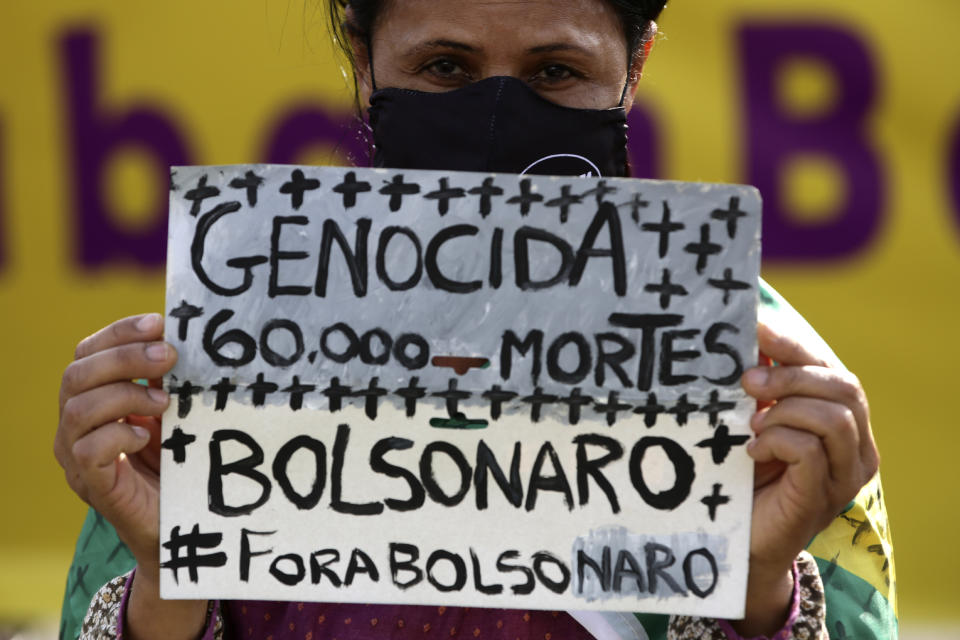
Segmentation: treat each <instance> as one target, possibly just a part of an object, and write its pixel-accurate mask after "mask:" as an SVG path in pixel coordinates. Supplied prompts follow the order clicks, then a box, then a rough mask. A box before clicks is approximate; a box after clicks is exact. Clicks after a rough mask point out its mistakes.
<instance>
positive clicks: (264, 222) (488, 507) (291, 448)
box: [161, 165, 760, 617]
mask: <svg viewBox="0 0 960 640" xmlns="http://www.w3.org/2000/svg"><path fill="white" fill-rule="evenodd" d="M759 233H760V201H759V196H758V194H757V192H756V190H754V189H752V188H749V187H742V186H732V185H705V184H688V183H670V182H652V181H642V180H630V179H607V180H604V179H595V178H555V177H541V176H515V175H488V174H474V173H455V172H437V171H394V170H372V169H351V168H341V167H292V166H267V165H257V166H253V165H250V166H231V167H180V168H176V169H174V170H173V172H172V177H171V195H170V242H169V256H168V267H167V269H168V272H167V277H168V279H167V315H168V320H167V339H168V340H169V341H170V342H171V343H172V344H174V345H175V346H176V347H177V349H178V351H179V354H180V357H179V361H178V362H177V365H176V367H175V368H174V370H173V371H172V373H171V374H170V376H168V378H167V380H166V386H167V388H168V389H169V391H170V392H171V393H172V394H173V402H172V403H171V407H170V409H169V410H168V412H167V413H166V415H165V416H164V418H163V449H164V450H163V462H162V464H163V470H162V476H161V478H162V480H161V483H162V485H161V562H162V565H163V567H164V570H163V573H162V578H161V589H162V594H163V596H164V597H166V598H194V597H204V598H205V597H220V598H229V599H265V600H310V601H343V602H371V603H373V602H376V603H412V604H444V605H468V606H486V607H510V608H548V609H601V610H620V611H655V612H678V613H695V614H701V615H720V616H724V617H736V616H737V615H738V614H741V613H742V610H743V604H744V594H745V588H746V574H747V558H748V551H749V533H750V512H751V500H752V463H751V461H750V459H749V457H748V456H747V455H746V448H745V446H744V445H745V443H746V442H747V440H748V436H749V433H750V432H749V428H748V424H747V423H748V419H749V416H750V415H751V414H752V412H753V410H754V408H755V406H754V402H753V401H752V400H751V399H750V398H748V397H747V396H746V395H745V394H744V392H743V391H742V389H741V387H740V384H739V378H740V375H741V374H742V372H743V371H744V369H745V368H747V367H749V366H752V365H753V364H754V363H755V362H756V358H757V353H756V333H755V332H756V299H757V278H758V269H759V260H760V255H759V254H760V244H759Z"/></svg>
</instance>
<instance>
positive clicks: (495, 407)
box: [481, 384, 517, 420]
mask: <svg viewBox="0 0 960 640" xmlns="http://www.w3.org/2000/svg"><path fill="white" fill-rule="evenodd" d="M481 397H482V398H484V399H485V400H489V401H490V419H491V420H499V419H500V412H501V410H502V408H503V403H504V402H509V401H510V400H513V399H514V398H516V397H517V394H516V393H515V392H513V391H504V390H503V389H501V388H500V385H498V384H495V385H493V386H492V387H490V390H489V391H484V392H483V394H482V395H481Z"/></svg>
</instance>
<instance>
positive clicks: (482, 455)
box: [473, 440, 523, 511]
mask: <svg viewBox="0 0 960 640" xmlns="http://www.w3.org/2000/svg"><path fill="white" fill-rule="evenodd" d="M488 470H489V471H491V472H492V473H493V479H494V481H495V482H496V483H497V486H498V487H500V491H502V492H503V496H504V497H505V498H506V499H507V501H508V502H509V503H510V504H512V505H513V506H515V507H519V506H520V505H521V504H523V482H522V481H521V480H520V443H519V442H516V443H514V445H513V458H511V460H510V481H509V482H507V478H506V475H505V474H504V473H503V467H501V466H500V463H499V462H497V458H496V456H494V455H493V451H491V450H490V447H488V446H487V443H486V442H484V441H483V440H481V441H480V442H479V443H477V466H476V469H474V472H473V484H474V490H475V491H476V493H477V510H479V511H483V510H484V509H486V508H487V506H488V503H487V471H488Z"/></svg>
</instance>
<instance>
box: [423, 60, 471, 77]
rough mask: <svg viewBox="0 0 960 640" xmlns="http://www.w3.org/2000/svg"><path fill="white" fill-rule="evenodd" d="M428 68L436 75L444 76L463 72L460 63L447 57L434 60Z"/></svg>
mask: <svg viewBox="0 0 960 640" xmlns="http://www.w3.org/2000/svg"><path fill="white" fill-rule="evenodd" d="M426 69H427V70H428V71H430V73H433V74H434V75H438V76H443V77H452V76H455V75H459V74H462V73H463V69H462V68H461V67H460V65H459V64H457V63H456V62H454V61H453V60H447V59H440V60H434V61H433V62H431V63H430V64H428V65H427V66H426Z"/></svg>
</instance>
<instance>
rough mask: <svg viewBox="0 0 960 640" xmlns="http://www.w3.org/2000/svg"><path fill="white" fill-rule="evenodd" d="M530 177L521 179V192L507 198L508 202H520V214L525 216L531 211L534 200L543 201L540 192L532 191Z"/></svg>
mask: <svg viewBox="0 0 960 640" xmlns="http://www.w3.org/2000/svg"><path fill="white" fill-rule="evenodd" d="M530 184H531V183H530V179H529V178H524V179H523V180H521V181H520V194H519V195H516V196H513V197H512V198H510V199H509V200H507V204H519V205H520V215H521V216H525V215H527V214H529V213H530V205H531V204H533V203H534V202H543V196H542V195H540V194H539V193H531V191H530Z"/></svg>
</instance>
